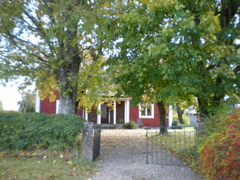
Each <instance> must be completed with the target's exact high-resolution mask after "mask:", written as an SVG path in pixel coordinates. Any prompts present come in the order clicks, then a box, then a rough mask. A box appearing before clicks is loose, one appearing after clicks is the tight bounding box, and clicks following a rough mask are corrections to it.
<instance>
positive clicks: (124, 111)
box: [83, 98, 131, 124]
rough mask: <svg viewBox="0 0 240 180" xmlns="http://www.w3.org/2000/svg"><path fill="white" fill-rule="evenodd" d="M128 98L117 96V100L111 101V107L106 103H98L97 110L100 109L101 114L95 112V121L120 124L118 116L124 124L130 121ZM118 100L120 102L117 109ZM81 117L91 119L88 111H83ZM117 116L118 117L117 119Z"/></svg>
mask: <svg viewBox="0 0 240 180" xmlns="http://www.w3.org/2000/svg"><path fill="white" fill-rule="evenodd" d="M130 100H131V98H119V99H118V100H117V101H114V102H113V109H110V108H108V107H107V106H106V104H98V108H97V111H101V112H102V113H101V114H97V117H96V123H97V124H120V123H119V121H120V120H119V116H121V117H122V118H121V120H123V122H122V123H121V124H126V123H128V122H129V121H130ZM119 102H120V104H122V107H121V109H119V105H118V104H119ZM83 118H85V119H86V120H87V121H91V119H90V118H89V113H87V112H86V111H84V112H83ZM117 118H118V119H117Z"/></svg>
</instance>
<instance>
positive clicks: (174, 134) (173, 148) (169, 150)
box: [146, 126, 196, 166]
mask: <svg viewBox="0 0 240 180" xmlns="http://www.w3.org/2000/svg"><path fill="white" fill-rule="evenodd" d="M160 129H162V131H163V130H164V132H160ZM146 138H147V144H146V151H147V157H146V163H147V164H159V165H168V166H185V165H186V163H184V161H182V160H181V159H180V158H178V157H179V155H180V156H181V157H185V158H188V157H189V150H193V151H194V150H195V149H196V129H195V127H194V126H181V127H180V126H178V127H160V128H157V129H147V130H146ZM191 159H193V157H191V158H190V157H189V158H188V160H189V161H191Z"/></svg>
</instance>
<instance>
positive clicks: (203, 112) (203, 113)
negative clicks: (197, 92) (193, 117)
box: [197, 97, 209, 122]
mask: <svg viewBox="0 0 240 180" xmlns="http://www.w3.org/2000/svg"><path fill="white" fill-rule="evenodd" d="M197 100H198V107H199V113H200V120H201V121H202V122H203V121H204V119H206V117H208V116H209V112H208V110H207V109H208V108H207V104H208V102H207V101H204V99H203V98H200V97H197Z"/></svg>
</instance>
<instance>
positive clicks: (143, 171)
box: [89, 129, 203, 180]
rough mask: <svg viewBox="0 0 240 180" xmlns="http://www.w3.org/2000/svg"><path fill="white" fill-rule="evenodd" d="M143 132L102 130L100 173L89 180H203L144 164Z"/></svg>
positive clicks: (179, 170) (181, 170)
mask: <svg viewBox="0 0 240 180" xmlns="http://www.w3.org/2000/svg"><path fill="white" fill-rule="evenodd" d="M145 133H146V131H145V130H143V129H138V130H123V129H120V130H119V129H114V130H106V129H103V130H102V134H101V155H100V157H99V158H98V160H97V163H98V164H100V169H99V170H98V171H97V172H96V173H95V175H93V176H92V177H90V178H89V180H202V179H203V178H200V177H199V176H197V175H196V174H195V173H194V172H192V171H191V170H190V169H189V168H187V167H173V166H161V165H149V164H146V140H145V139H144V135H145Z"/></svg>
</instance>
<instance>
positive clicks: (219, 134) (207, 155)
mask: <svg viewBox="0 0 240 180" xmlns="http://www.w3.org/2000/svg"><path fill="white" fill-rule="evenodd" d="M215 119H216V120H215V122H212V121H209V122H208V123H207V128H206V132H211V131H212V133H211V134H210V136H208V137H205V139H204V140H205V143H204V144H203V145H202V147H201V148H200V158H199V163H200V165H199V169H200V171H201V172H202V173H203V174H204V175H205V176H207V177H209V178H210V179H233V180H234V179H236V180H237V179H240V166H239V162H240V148H239V147H240V133H239V129H240V111H239V110H238V111H235V112H234V113H233V114H232V115H230V116H228V117H227V118H225V116H217V117H216V116H215Z"/></svg>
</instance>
